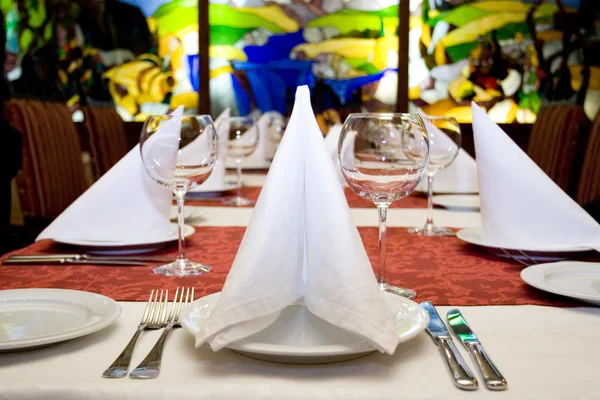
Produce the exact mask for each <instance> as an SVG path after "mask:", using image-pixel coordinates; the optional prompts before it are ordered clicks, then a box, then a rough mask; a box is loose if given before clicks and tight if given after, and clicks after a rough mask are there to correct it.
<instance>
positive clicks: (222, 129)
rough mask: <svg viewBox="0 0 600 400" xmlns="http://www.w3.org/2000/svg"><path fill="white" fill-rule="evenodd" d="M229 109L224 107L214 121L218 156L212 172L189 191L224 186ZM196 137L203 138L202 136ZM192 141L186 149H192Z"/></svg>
mask: <svg viewBox="0 0 600 400" xmlns="http://www.w3.org/2000/svg"><path fill="white" fill-rule="evenodd" d="M230 114H231V111H230V109H229V108H227V109H225V110H224V111H223V112H222V113H221V114H220V115H219V116H218V117H217V119H216V120H215V121H214V126H215V129H216V131H217V136H219V158H218V159H217V161H216V162H215V164H214V166H213V170H212V173H211V174H210V176H209V177H208V179H207V180H206V181H205V182H204V183H203V184H202V185H200V186H198V187H197V188H195V189H192V190H190V192H210V191H217V190H223V189H224V188H225V158H226V157H227V142H228V141H229V122H227V119H228V118H229V116H230ZM198 139H204V138H203V137H202V136H200V137H198V138H197V139H196V140H198ZM193 145H194V143H190V144H189V145H188V146H186V149H188V148H192V149H193Z"/></svg>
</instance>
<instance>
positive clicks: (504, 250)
mask: <svg viewBox="0 0 600 400" xmlns="http://www.w3.org/2000/svg"><path fill="white" fill-rule="evenodd" d="M499 249H500V250H502V252H503V253H504V254H506V255H507V256H508V257H509V258H510V259H512V260H514V261H516V262H518V263H519V264H521V265H524V266H526V267H529V266H531V265H535V264H539V263H538V262H537V261H535V260H534V259H533V258H532V257H531V256H529V255H528V254H527V253H525V252H524V251H521V250H516V251H517V252H518V253H519V254H520V255H521V256H523V258H524V259H525V260H528V261H529V262H530V263H531V264H528V263H527V262H526V261H524V260H522V259H521V258H519V254H517V255H514V254H512V253H511V252H509V251H508V250H506V249H503V248H501V247H499Z"/></svg>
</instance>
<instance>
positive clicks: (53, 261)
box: [2, 258, 148, 266]
mask: <svg viewBox="0 0 600 400" xmlns="http://www.w3.org/2000/svg"><path fill="white" fill-rule="evenodd" d="M2 264H3V265H67V264H89V265H91V264H94V265H120V266H139V265H146V264H148V263H147V262H145V261H130V260H123V259H118V258H110V259H93V260H90V259H81V260H78V259H75V258H27V259H19V258H17V259H15V258H7V259H5V260H3V261H2Z"/></svg>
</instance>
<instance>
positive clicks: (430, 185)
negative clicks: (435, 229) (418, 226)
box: [425, 174, 435, 226]
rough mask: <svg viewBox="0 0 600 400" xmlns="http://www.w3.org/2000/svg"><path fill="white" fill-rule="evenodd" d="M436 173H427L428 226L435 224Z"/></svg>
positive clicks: (426, 223)
mask: <svg viewBox="0 0 600 400" xmlns="http://www.w3.org/2000/svg"><path fill="white" fill-rule="evenodd" d="M434 176H435V175H434V174H427V221H426V222H425V225H426V226H433V177H434Z"/></svg>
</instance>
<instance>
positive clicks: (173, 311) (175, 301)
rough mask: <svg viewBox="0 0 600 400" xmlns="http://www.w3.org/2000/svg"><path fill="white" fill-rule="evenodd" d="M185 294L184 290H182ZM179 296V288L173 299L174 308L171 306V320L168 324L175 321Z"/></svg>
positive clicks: (169, 319)
mask: <svg viewBox="0 0 600 400" xmlns="http://www.w3.org/2000/svg"><path fill="white" fill-rule="evenodd" d="M182 292H183V290H182ZM178 295H179V287H178V288H177V289H176V290H175V296H174V297H173V306H171V312H170V313H169V318H168V319H167V321H166V322H171V321H172V320H173V315H174V314H175V309H176V308H177V296H178Z"/></svg>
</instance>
